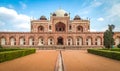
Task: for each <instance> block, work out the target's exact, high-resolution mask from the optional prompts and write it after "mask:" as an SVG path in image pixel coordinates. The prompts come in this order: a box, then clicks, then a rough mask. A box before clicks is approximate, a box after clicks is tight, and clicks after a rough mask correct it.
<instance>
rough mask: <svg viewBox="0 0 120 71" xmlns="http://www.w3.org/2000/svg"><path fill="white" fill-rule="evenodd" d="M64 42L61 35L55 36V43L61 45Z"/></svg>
mask: <svg viewBox="0 0 120 71" xmlns="http://www.w3.org/2000/svg"><path fill="white" fill-rule="evenodd" d="M63 44H64V39H63V37H61V36H60V37H58V38H57V45H63Z"/></svg>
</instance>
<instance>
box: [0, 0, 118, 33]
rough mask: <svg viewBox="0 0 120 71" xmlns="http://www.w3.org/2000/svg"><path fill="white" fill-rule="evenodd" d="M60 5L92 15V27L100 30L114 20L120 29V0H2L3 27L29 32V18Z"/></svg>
mask: <svg viewBox="0 0 120 71" xmlns="http://www.w3.org/2000/svg"><path fill="white" fill-rule="evenodd" d="M59 8H61V9H63V10H65V11H66V12H68V13H70V19H71V20H73V18H74V16H75V15H79V16H80V17H81V18H82V19H87V18H89V19H90V31H93V32H96V31H97V32H101V31H105V30H106V29H107V28H108V24H114V25H115V29H114V31H120V0H0V31H6V32H8V31H10V32H11V31H12V32H29V31H30V24H31V23H30V20H31V19H39V18H40V16H42V15H44V16H46V18H47V19H50V13H53V12H55V11H56V10H58V9H59Z"/></svg>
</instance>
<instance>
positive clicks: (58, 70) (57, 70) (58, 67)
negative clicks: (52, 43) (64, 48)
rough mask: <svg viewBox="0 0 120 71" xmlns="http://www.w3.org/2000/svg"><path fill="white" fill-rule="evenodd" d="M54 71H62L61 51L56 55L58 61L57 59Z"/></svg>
mask: <svg viewBox="0 0 120 71" xmlns="http://www.w3.org/2000/svg"><path fill="white" fill-rule="evenodd" d="M55 71H64V66H63V61H62V54H61V51H59V55H58V59H57V62H56V68H55Z"/></svg>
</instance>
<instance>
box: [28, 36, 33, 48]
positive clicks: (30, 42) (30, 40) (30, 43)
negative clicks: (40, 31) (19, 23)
mask: <svg viewBox="0 0 120 71" xmlns="http://www.w3.org/2000/svg"><path fill="white" fill-rule="evenodd" d="M28 39H29V45H30V46H32V45H34V37H33V36H30V37H29V38H28Z"/></svg>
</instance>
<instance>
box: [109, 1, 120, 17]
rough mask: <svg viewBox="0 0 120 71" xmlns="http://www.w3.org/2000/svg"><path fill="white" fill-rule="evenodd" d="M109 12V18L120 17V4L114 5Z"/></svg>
mask: <svg viewBox="0 0 120 71" xmlns="http://www.w3.org/2000/svg"><path fill="white" fill-rule="evenodd" d="M108 12H109V17H114V16H119V17H120V3H118V4H114V5H113V6H112V7H111V9H110V10H109V11H108Z"/></svg>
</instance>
